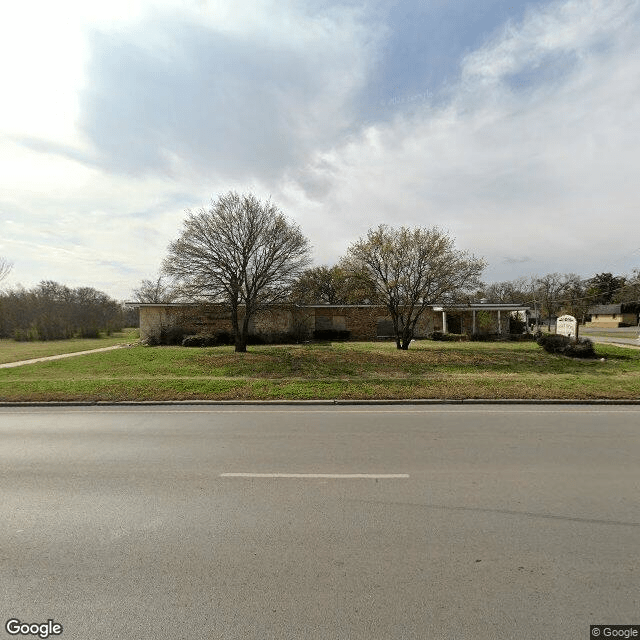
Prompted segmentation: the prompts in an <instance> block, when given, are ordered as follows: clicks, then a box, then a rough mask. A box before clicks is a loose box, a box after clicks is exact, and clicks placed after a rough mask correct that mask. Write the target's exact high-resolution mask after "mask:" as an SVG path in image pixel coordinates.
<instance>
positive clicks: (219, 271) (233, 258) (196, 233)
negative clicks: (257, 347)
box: [163, 191, 310, 352]
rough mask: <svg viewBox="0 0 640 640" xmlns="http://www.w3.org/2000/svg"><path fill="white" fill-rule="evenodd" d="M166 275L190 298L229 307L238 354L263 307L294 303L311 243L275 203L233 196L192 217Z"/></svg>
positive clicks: (175, 245)
mask: <svg viewBox="0 0 640 640" xmlns="http://www.w3.org/2000/svg"><path fill="white" fill-rule="evenodd" d="M187 214H188V215H187V219H186V220H185V221H184V228H183V231H182V235H181V236H180V238H178V239H177V240H175V241H174V242H172V243H171V244H170V245H169V255H168V256H167V258H166V259H165V261H164V263H163V271H164V272H165V273H166V274H169V275H171V276H173V277H174V278H176V280H177V281H178V282H179V283H180V285H181V286H182V290H183V291H185V292H186V293H187V294H188V295H189V296H190V297H192V298H195V299H201V300H203V299H207V300H212V301H216V302H225V303H226V304H228V305H229V307H230V310H231V322H232V325H233V333H234V339H235V350H236V351H237V352H244V351H246V350H247V337H248V331H249V322H250V320H251V318H252V317H253V316H254V315H255V313H256V311H257V310H259V309H260V308H261V307H263V306H265V305H269V304H273V303H277V302H284V301H286V300H287V299H288V296H289V290H290V286H291V284H292V283H293V282H294V280H295V279H296V277H297V276H298V275H299V273H300V272H301V271H302V269H304V268H305V267H306V266H308V264H309V257H308V256H309V249H310V245H309V241H308V240H307V238H306V237H305V236H304V235H303V234H302V231H301V230H300V228H299V227H298V226H297V225H296V224H294V223H292V222H290V221H289V220H288V219H287V218H286V217H285V216H284V215H283V214H282V212H281V211H280V210H279V209H278V208H277V207H276V206H275V205H274V204H273V203H271V202H270V201H267V202H261V201H260V200H258V198H256V197H255V196H254V195H253V194H246V195H239V194H237V193H235V192H233V191H230V192H229V193H227V194H225V195H222V196H220V197H219V198H218V199H217V200H216V201H212V203H211V206H210V207H209V209H200V210H199V211H198V212H197V213H192V212H190V211H187Z"/></svg>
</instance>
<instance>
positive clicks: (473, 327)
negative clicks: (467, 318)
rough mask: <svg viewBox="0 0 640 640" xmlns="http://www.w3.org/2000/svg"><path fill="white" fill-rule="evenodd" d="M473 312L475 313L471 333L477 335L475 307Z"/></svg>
mask: <svg viewBox="0 0 640 640" xmlns="http://www.w3.org/2000/svg"><path fill="white" fill-rule="evenodd" d="M472 314H473V316H472V317H473V320H472V322H471V333H472V334H473V335H475V333H476V310H475V309H474V310H473V311H472Z"/></svg>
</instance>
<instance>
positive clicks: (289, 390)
mask: <svg viewBox="0 0 640 640" xmlns="http://www.w3.org/2000/svg"><path fill="white" fill-rule="evenodd" d="M597 352H598V354H599V355H600V356H604V357H606V360H605V361H601V360H592V361H581V360H572V359H568V358H563V357H558V356H552V355H549V354H547V353H545V352H544V351H543V350H542V349H541V348H540V347H538V346H537V345H536V344H533V343H526V342H522V343H508V342H504V343H488V342H461V343H453V342H430V341H419V342H414V343H412V345H411V348H410V349H409V351H398V350H396V349H395V346H394V345H393V344H391V343H384V342H372V343H357V342H350V343H333V344H310V345H289V346H255V347H250V350H249V352H248V353H245V354H236V353H234V352H233V348H232V347H217V348H207V349H189V348H182V347H142V346H136V347H130V348H127V349H119V350H116V351H108V352H104V353H98V354H90V355H84V356H79V357H77V358H68V359H64V360H57V361H50V362H43V363H39V364H34V365H27V366H24V367H16V368H12V369H0V400H5V401H26V400H105V401H121V400H191V399H212V400H223V399H224V400H229V399H245V400H248V399H261V400H276V399H413V398H443V399H464V398H530V399H533V398H558V399H594V398H611V399H640V351H638V350H634V349H624V348H621V347H615V346H610V345H598V346H597Z"/></svg>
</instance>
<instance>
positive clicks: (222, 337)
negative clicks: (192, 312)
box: [214, 331, 236, 346]
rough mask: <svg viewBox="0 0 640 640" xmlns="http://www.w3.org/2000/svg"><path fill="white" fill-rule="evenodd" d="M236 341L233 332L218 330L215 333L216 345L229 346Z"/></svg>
mask: <svg viewBox="0 0 640 640" xmlns="http://www.w3.org/2000/svg"><path fill="white" fill-rule="evenodd" d="M235 343H236V341H235V340H234V338H233V334H232V333H230V332H229V331H217V332H216V333H215V334H214V344H215V345H216V346H229V345H232V344H235Z"/></svg>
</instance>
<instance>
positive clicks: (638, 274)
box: [611, 269, 640, 305]
mask: <svg viewBox="0 0 640 640" xmlns="http://www.w3.org/2000/svg"><path fill="white" fill-rule="evenodd" d="M611 301H612V302H621V303H627V304H628V303H632V302H635V303H636V304H638V305H640V270H638V269H635V270H634V271H633V273H632V274H631V275H630V276H628V277H626V278H625V283H624V286H623V287H622V288H621V289H620V290H619V291H618V292H617V293H616V294H615V295H614V296H613V298H612V300H611Z"/></svg>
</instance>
